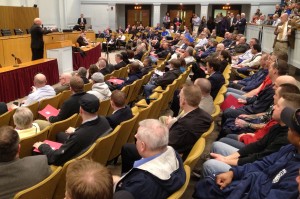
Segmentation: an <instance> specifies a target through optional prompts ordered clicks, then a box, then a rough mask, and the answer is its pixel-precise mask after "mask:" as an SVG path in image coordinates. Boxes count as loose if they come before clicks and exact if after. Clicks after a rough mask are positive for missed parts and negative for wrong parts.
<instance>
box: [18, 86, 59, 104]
mask: <svg viewBox="0 0 300 199" xmlns="http://www.w3.org/2000/svg"><path fill="white" fill-rule="evenodd" d="M55 95H56V93H55V91H54V88H53V87H52V86H49V85H46V86H44V87H41V88H37V89H36V91H35V92H33V93H31V94H29V95H28V98H27V99H26V100H25V103H24V104H23V105H22V106H28V105H30V104H32V103H34V102H37V101H41V100H42V99H45V98H50V97H54V96H55Z"/></svg>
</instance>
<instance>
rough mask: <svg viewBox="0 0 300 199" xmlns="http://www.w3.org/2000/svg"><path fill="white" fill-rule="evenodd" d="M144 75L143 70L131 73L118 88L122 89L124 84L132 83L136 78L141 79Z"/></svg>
mask: <svg viewBox="0 0 300 199" xmlns="http://www.w3.org/2000/svg"><path fill="white" fill-rule="evenodd" d="M142 77H143V74H142V72H141V71H139V72H137V73H132V74H129V75H128V78H126V79H125V81H124V82H123V83H122V84H120V85H118V86H117V89H119V90H121V89H122V88H123V87H124V86H127V85H129V84H132V83H133V82H134V81H135V80H138V79H141V78H142Z"/></svg>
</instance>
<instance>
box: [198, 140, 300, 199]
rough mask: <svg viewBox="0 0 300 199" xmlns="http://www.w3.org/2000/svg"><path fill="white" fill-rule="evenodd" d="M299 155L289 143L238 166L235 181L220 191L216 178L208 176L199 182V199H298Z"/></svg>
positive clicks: (233, 169) (234, 171)
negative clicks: (251, 161) (260, 158)
mask: <svg viewBox="0 0 300 199" xmlns="http://www.w3.org/2000/svg"><path fill="white" fill-rule="evenodd" d="M299 168H300V154H299V153H297V149H296V147H294V146H293V145H291V144H289V145H287V146H284V147H282V148H281V149H280V150H279V151H278V152H276V153H273V154H271V155H268V156H266V157H265V158H263V159H262V160H261V161H255V162H254V163H249V164H245V165H243V166H235V167H232V168H231V169H230V170H231V171H233V173H234V179H233V182H232V183H231V184H230V185H228V186H227V187H226V188H225V189H223V190H220V188H219V186H218V185H217V184H216V183H215V182H214V179H212V178H211V177H207V178H205V179H204V180H202V181H199V183H198V184H197V185H196V190H195V193H194V195H193V197H194V198H197V199H202V198H203V199H204V198H205V199H210V198H214V199H219V198H226V199H237V198H243V199H283V198H284V199H297V197H298V194H299V192H298V184H297V182H296V180H295V179H296V177H297V176H298V175H299Z"/></svg>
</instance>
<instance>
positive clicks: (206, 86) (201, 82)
mask: <svg viewBox="0 0 300 199" xmlns="http://www.w3.org/2000/svg"><path fill="white" fill-rule="evenodd" d="M194 85H196V86H199V88H200V90H201V93H202V96H208V95H210V91H211V83H210V81H209V80H208V79H207V78H198V79H196V80H195V82H194Z"/></svg>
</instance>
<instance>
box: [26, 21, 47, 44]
mask: <svg viewBox="0 0 300 199" xmlns="http://www.w3.org/2000/svg"><path fill="white" fill-rule="evenodd" d="M50 32H51V31H50V30H44V29H42V28H41V26H39V25H36V24H33V26H32V27H31V28H30V35H31V45H30V47H31V48H33V49H44V41H43V35H44V34H47V33H50Z"/></svg>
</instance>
